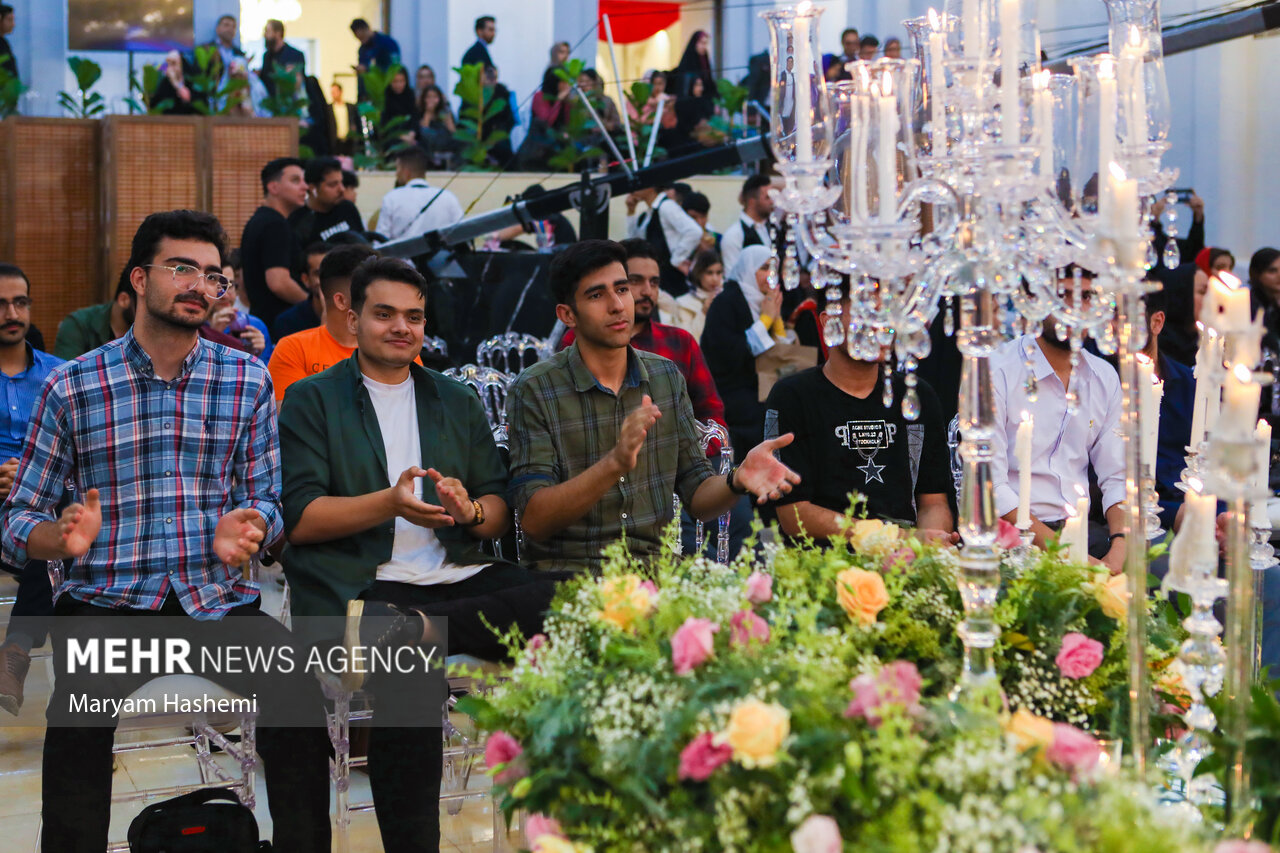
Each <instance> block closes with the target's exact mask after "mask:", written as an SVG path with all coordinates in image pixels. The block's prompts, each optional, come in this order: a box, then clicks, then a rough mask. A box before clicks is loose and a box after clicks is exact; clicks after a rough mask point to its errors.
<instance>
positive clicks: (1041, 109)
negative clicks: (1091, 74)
mask: <svg viewBox="0 0 1280 853" xmlns="http://www.w3.org/2000/svg"><path fill="white" fill-rule="evenodd" d="M1051 80H1052V75H1051V74H1050V73H1049V72H1048V71H1037V72H1036V74H1035V77H1034V78H1032V86H1033V88H1034V91H1035V99H1034V101H1033V102H1032V114H1031V115H1032V119H1033V120H1034V122H1035V132H1036V133H1037V134H1038V135H1039V139H1040V177H1041V178H1045V179H1047V180H1048V181H1050V184H1049V189H1050V191H1051V192H1053V193H1055V194H1056V193H1057V184H1056V182H1057V177H1058V176H1057V174H1056V173H1055V172H1054V168H1053V93H1052V92H1050V91H1049V83H1050V81H1051Z"/></svg>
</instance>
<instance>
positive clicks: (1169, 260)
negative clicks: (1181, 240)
mask: <svg viewBox="0 0 1280 853" xmlns="http://www.w3.org/2000/svg"><path fill="white" fill-rule="evenodd" d="M1181 263H1182V253H1181V252H1180V251H1178V241H1177V240H1175V239H1173V238H1172V237H1170V238H1169V240H1168V242H1166V243H1165V244H1164V265H1165V268H1166V269H1176V268H1177V267H1178V265H1179V264H1181Z"/></svg>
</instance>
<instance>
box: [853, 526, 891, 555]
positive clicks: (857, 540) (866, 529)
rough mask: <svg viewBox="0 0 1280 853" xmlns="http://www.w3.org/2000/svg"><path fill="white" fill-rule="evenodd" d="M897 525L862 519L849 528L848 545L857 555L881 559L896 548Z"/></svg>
mask: <svg viewBox="0 0 1280 853" xmlns="http://www.w3.org/2000/svg"><path fill="white" fill-rule="evenodd" d="M898 533H899V530H898V525H896V524H886V523H885V522H883V521H881V520H880V519H878V518H863V519H859V520H858V521H855V522H854V523H853V524H852V525H851V526H850V527H849V543H850V544H851V545H852V546H853V550H854V551H856V552H857V553H859V554H866V555H870V556H878V557H882V556H884V555H885V554H887V553H888V552H889V551H891V550H893V549H894V548H896V547H897V546H898Z"/></svg>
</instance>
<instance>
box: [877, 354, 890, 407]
mask: <svg viewBox="0 0 1280 853" xmlns="http://www.w3.org/2000/svg"><path fill="white" fill-rule="evenodd" d="M880 399H881V402H883V403H884V407H885V408H886V409H891V408H893V368H892V367H890V366H889V365H888V364H887V363H886V364H885V366H884V394H882V395H881V398H880Z"/></svg>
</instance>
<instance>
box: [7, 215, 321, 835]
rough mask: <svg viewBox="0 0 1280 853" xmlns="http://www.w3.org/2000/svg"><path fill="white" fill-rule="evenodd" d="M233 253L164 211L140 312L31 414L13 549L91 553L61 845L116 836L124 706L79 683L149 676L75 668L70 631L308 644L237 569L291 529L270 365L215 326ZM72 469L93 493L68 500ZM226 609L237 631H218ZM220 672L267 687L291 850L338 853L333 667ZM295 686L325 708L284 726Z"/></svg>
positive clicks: (63, 601)
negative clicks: (331, 754)
mask: <svg viewBox="0 0 1280 853" xmlns="http://www.w3.org/2000/svg"><path fill="white" fill-rule="evenodd" d="M225 258H226V235H225V234H224V233H223V230H222V227H221V226H220V225H219V224H218V221H217V220H216V219H215V218H214V217H212V216H210V215H209V214H206V213H198V212H195V211H189V210H180V211H172V212H168V213H155V214H152V215H151V216H148V217H147V218H146V219H145V220H144V221H143V223H142V225H141V226H140V227H139V228H138V231H137V233H136V234H135V235H134V239H133V247H132V254H131V260H130V271H129V276H130V280H131V282H132V284H133V286H134V289H135V290H136V292H137V295H138V312H137V315H136V319H135V322H134V325H133V328H132V329H131V330H130V331H128V332H126V333H125V335H124V336H123V337H121V338H118V339H116V340H114V341H112V342H111V343H108V344H106V345H104V346H102V347H100V348H98V349H96V350H93V351H91V352H89V353H87V354H86V355H84V356H82V357H81V358H79V359H77V360H76V361H73V362H69V363H67V364H65V365H62V366H59V367H57V368H55V369H54V370H53V371H52V372H51V373H50V375H49V378H48V380H47V381H46V383H45V385H44V387H43V389H42V391H41V396H40V398H39V401H38V402H37V404H36V407H35V410H34V412H33V414H32V418H31V427H30V431H29V433H28V435H27V441H26V446H25V449H24V451H23V455H22V458H21V459H20V460H19V464H18V470H17V473H16V478H15V482H14V485H13V489H12V491H11V492H10V494H9V498H8V501H7V503H6V504H5V507H4V516H3V534H4V537H3V555H4V559H5V561H6V562H8V563H10V564H11V565H23V564H24V563H25V561H26V560H28V559H34V560H68V559H73V560H74V563H73V564H72V566H71V569H70V572H69V576H68V577H67V579H66V580H65V581H64V582H63V583H62V585H61V587H60V588H59V589H57V590H56V591H55V594H54V595H55V608H54V615H55V618H54V620H53V622H54V624H53V634H54V638H55V642H54V656H55V663H56V665H57V670H58V672H59V673H60V675H59V677H58V679H57V683H56V684H55V686H54V692H53V696H52V698H51V699H50V702H49V709H48V712H47V717H48V721H49V726H48V729H47V731H46V734H45V745H44V774H43V797H44V808H43V819H44V849H45V850H57V851H86V853H87V851H94V853H100V851H102V850H103V849H104V848H105V847H106V843H107V829H108V824H109V823H110V816H111V814H110V799H111V774H112V759H111V746H112V740H113V736H114V727H115V723H116V722H118V721H117V720H116V719H115V717H114V716H113V715H112V714H111V713H108V712H103V713H94V714H89V713H80V714H77V713H72V710H73V709H74V708H75V705H74V703H72V702H71V698H72V697H73V696H74V695H75V694H73V693H72V691H73V690H76V689H77V688H80V689H83V688H84V687H86V686H88V687H89V688H90V690H92V691H93V696H94V698H95V699H100V700H108V701H110V700H111V699H123V698H124V697H125V696H128V695H129V694H130V693H131V692H133V690H134V689H136V688H137V687H139V686H141V685H142V684H143V683H145V682H146V681H148V680H149V679H150V678H151V677H152V676H151V675H149V674H143V673H129V674H123V675H94V676H93V678H92V680H91V681H86V680H85V678H84V677H83V676H81V675H79V674H78V673H77V675H75V676H71V675H69V674H67V675H64V673H70V672H71V670H68V669H67V666H66V664H67V661H66V660H65V649H66V648H67V645H68V641H69V640H70V639H72V638H74V639H88V638H100V637H118V636H122V635H124V636H127V635H128V633H129V632H131V631H135V630H145V629H135V628H134V626H135V625H137V620H139V619H146V618H149V617H150V616H154V615H164V616H170V617H177V618H176V619H173V620H170V622H171V623H173V624H178V625H185V626H188V629H180V630H179V633H180V635H182V636H183V637H184V638H191V640H190V641H191V644H192V647H194V648H197V649H198V648H200V647H201V644H202V642H204V641H208V643H209V644H216V643H218V642H221V641H223V640H222V638H223V637H225V638H226V639H228V640H230V639H231V638H234V643H236V644H237V645H240V646H245V645H254V646H262V647H272V648H279V647H282V646H292V645H294V643H293V639H292V636H291V635H290V634H289V632H288V631H287V629H285V628H284V627H283V626H282V625H281V624H280V623H279V622H277V621H275V620H274V619H272V618H271V617H270V616H268V615H266V614H264V613H262V612H261V611H260V610H259V609H258V588H257V584H256V583H254V582H252V581H250V580H248V579H246V578H245V577H244V576H243V574H242V573H241V570H240V569H239V568H233V567H239V566H243V565H245V564H247V563H248V562H249V560H250V558H251V557H252V555H253V554H254V553H255V552H257V551H258V549H259V548H260V547H261V546H262V545H263V543H269V542H271V541H273V540H275V539H277V538H278V537H279V536H280V533H281V529H282V520H281V510H280V454H279V449H278V446H277V438H276V426H275V400H274V395H273V394H272V390H271V380H270V378H269V376H268V374H267V371H266V367H265V366H264V365H263V364H262V363H261V362H260V361H257V360H256V359H254V358H252V357H251V356H249V355H248V354H246V353H239V352H234V351H232V350H230V349H228V348H226V347H223V346H220V345H218V344H213V343H209V342H207V341H205V340H203V339H202V338H200V336H199V334H198V330H199V328H200V325H201V324H202V323H203V322H204V321H205V319H206V318H207V317H208V314H209V310H210V307H211V305H212V303H213V301H214V300H215V299H217V298H218V297H219V296H221V295H222V293H224V292H225V290H226V287H227V284H228V282H227V281H226V279H225V278H224V277H223V276H222V266H223V262H224V260H225ZM68 485H69V486H70V487H71V488H73V490H74V494H75V496H76V497H77V498H78V499H80V500H81V501H82V502H77V503H73V504H71V505H70V506H68V507H67V508H66V509H65V510H63V512H62V513H61V516H60V517H57V518H55V516H54V512H55V507H56V506H57V504H58V502H59V500H60V499H61V498H62V496H63V493H64V490H65V489H66V488H67V487H68ZM121 615H126V616H132V617H134V620H133V621H126V620H119V619H118V617H119V616H121ZM66 617H75V618H66ZM222 623H225V624H226V628H225V634H219V633H216V631H217V630H218V629H216V628H212V630H211V626H216V625H219V624H222ZM150 624H153V625H154V624H157V623H150ZM164 630H169V628H168V623H166V627H165V629H164ZM211 636H212V638H213V639H210V637H211ZM82 669H83V667H82ZM216 680H218V681H219V683H221V684H223V686H225V687H227V688H229V689H231V690H233V691H235V692H237V693H240V694H241V695H245V696H248V695H250V693H256V694H257V695H256V698H257V700H258V703H259V708H260V710H261V714H260V720H261V722H262V723H263V725H262V728H261V729H260V740H259V752H260V754H261V756H262V758H263V761H264V763H265V765H266V777H267V793H268V796H269V798H270V803H271V813H272V818H273V821H274V826H275V848H276V849H277V850H290V851H322V850H323V851H327V850H328V849H329V843H330V837H329V822H328V815H327V812H328V803H329V794H328V781H327V780H328V772H327V771H328V758H327V754H328V740H327V738H326V736H325V733H324V727H323V720H324V718H323V711H322V709H323V705H322V701H323V700H322V697H321V695H320V690H319V686H318V682H317V681H316V679H315V678H314V676H312V675H310V674H307V673H306V672H305V669H304V668H301V667H299V668H297V669H296V670H295V674H294V675H292V676H289V675H281V676H274V677H273V678H271V679H253V681H252V683H250V680H251V676H250V675H249V674H244V673H242V674H239V675H235V674H226V675H219V676H217V678H216ZM86 695H87V694H86ZM298 697H301V698H300V700H299V701H301V702H303V703H304V707H306V708H307V709H308V711H309V709H310V708H311V707H314V709H315V712H314V717H315V718H314V725H313V726H311V727H299V728H285V727H280V726H279V725H278V722H279V721H278V720H276V719H275V718H274V717H273V708H275V709H279V708H282V707H283V706H284V700H285V699H291V700H292V699H296V698H298ZM311 700H314V702H312V701H311ZM294 704H296V703H294ZM277 713H278V711H277ZM309 719H310V718H309V717H308V720H309ZM273 723H277V725H273Z"/></svg>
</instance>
